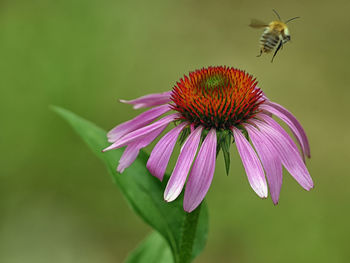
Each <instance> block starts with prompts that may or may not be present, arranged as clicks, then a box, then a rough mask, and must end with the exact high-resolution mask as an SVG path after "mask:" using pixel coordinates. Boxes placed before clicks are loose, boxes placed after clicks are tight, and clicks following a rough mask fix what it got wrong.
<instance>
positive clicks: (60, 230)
mask: <svg viewBox="0 0 350 263" xmlns="http://www.w3.org/2000/svg"><path fill="white" fill-rule="evenodd" d="M272 8H275V9H277V10H278V11H279V13H280V15H281V16H282V18H284V19H288V18H290V17H294V16H301V17H302V19H300V20H296V21H294V22H293V23H290V31H291V35H292V42H290V43H288V44H286V45H285V47H284V49H283V50H282V51H281V52H280V53H279V54H278V55H277V57H276V59H275V61H274V63H272V64H271V63H270V58H271V56H268V55H264V56H262V57H260V58H257V57H256V55H257V54H258V39H259V37H260V34H261V31H259V30H254V29H251V28H249V27H248V26H247V25H248V24H249V21H250V19H251V18H258V19H262V20H265V21H270V20H272V19H274V18H275V17H274V14H273V13H272V11H271V9H272ZM349 10H350V2H349V1H347V0H333V1H316V0H313V1H305V0H296V1H258V0H256V1H243V0H240V1H229V0H219V1H199V0H179V1H121V0H119V1H118V0H117V1H116V0H114V1H112V0H99V1H95V0H32V1H29V0H2V1H1V2H0V74H1V75H0V83H1V95H0V116H1V129H0V134H1V136H0V142H1V157H0V262H4V263H22V262H36V263H41V262H53V263H56V262H57V263H58V262H65V263H70V262H74V263H79V262H84V263H90V262H104V263H111V262H114V263H115V262H122V261H123V259H124V258H125V257H126V255H127V253H128V252H129V251H130V250H132V249H133V248H134V247H136V245H137V244H138V243H139V242H140V241H141V240H142V239H143V237H145V236H146V235H147V233H149V232H150V228H149V227H148V226H146V225H145V224H144V223H143V222H142V221H141V220H140V219H139V218H138V217H137V216H136V215H135V214H134V213H133V212H132V211H131V210H130V209H129V207H128V205H127V204H126V202H125V200H124V199H123V197H122V196H121V194H120V192H119V190H118V188H117V187H116V186H115V185H114V184H113V183H112V180H111V177H110V176H109V175H108V174H107V171H106V169H105V167H104V166H103V164H102V163H101V162H100V161H99V160H98V159H96V158H95V156H93V154H92V153H91V152H90V151H89V150H88V148H87V147H86V146H85V145H84V144H83V143H82V141H81V140H80V139H79V138H78V137H77V136H76V135H75V134H74V132H73V131H72V130H71V128H70V127H69V126H68V125H67V124H66V123H65V122H64V121H62V120H61V119H60V118H59V117H58V116H56V115H55V114H54V113H53V112H52V111H50V110H49V105H51V104H55V105H59V106H62V107H65V108H67V109H70V110H72V111H74V112H76V113H77V114H79V115H81V116H83V117H85V118H87V119H89V120H91V121H93V122H96V123H97V124H98V125H100V126H101V127H103V128H105V129H110V128H112V127H113V126H114V125H116V124H118V123H120V122H123V121H126V120H128V119H129V118H132V117H134V116H136V114H137V112H135V111H133V110H132V109H131V107H130V106H128V105H122V104H120V103H119V102H118V100H117V99H119V98H124V99H131V98H135V97H137V96H141V95H143V94H146V93H152V92H162V91H166V90H169V89H170V88H172V86H173V85H174V83H175V82H176V81H177V80H178V79H179V78H180V77H181V76H183V74H185V73H188V72H189V71H191V70H194V69H197V68H200V67H203V66H209V65H230V66H235V67H239V68H241V69H244V70H247V71H248V72H250V73H251V74H253V75H254V76H256V77H257V79H258V80H259V83H260V87H261V88H262V89H263V90H264V91H265V93H266V94H267V95H268V96H269V97H270V98H271V99H272V100H274V101H276V102H278V103H280V104H282V105H284V106H285V107H287V108H288V109H289V110H291V111H292V112H293V113H294V114H295V115H296V116H297V118H298V119H299V120H300V121H301V123H302V124H303V126H304V128H305V130H306V132H307V134H308V136H309V139H310V144H311V151H312V159H311V160H309V161H307V165H308V168H309V170H310V172H311V175H312V177H313V179H314V181H315V189H313V190H312V191H311V192H306V191H304V190H302V188H301V187H300V186H298V185H297V183H296V182H295V181H294V180H293V179H292V178H291V177H290V176H289V175H288V174H287V173H286V172H285V177H284V184H283V187H282V192H281V199H280V204H279V205H278V206H276V207H275V206H274V205H273V204H272V201H271V199H268V200H260V199H259V198H258V197H257V196H256V195H255V194H254V192H253V190H251V189H250V187H249V185H248V182H247V179H246V176H245V173H244V170H243V167H242V164H241V161H240V159H239V156H238V154H237V152H236V150H235V147H232V162H231V172H230V174H229V176H226V174H225V172H224V163H223V160H222V156H220V157H219V159H218V160H219V161H218V164H217V169H216V172H215V176H214V180H213V184H212V186H211V189H210V191H209V194H208V196H207V201H208V205H209V212H210V233H209V238H208V243H207V247H206V249H205V251H204V252H203V253H202V254H201V255H200V256H199V257H198V258H197V259H196V262H198V263H199V262H203V263H206V262H208V263H209V262H243V263H248V262H269V263H277V262H278V263H279V262H293V263H294V262H348V260H349V258H350V250H349V236H350V228H349V222H350V209H349V208H350V207H349V204H350V203H349V202H350V192H349V184H350V174H349V168H348V165H349V161H350V160H349V150H348V149H349V146H350V137H349V128H350V126H349V121H348V120H349V115H348V114H349V110H348V100H349V99H350V96H349V95H350V89H349V83H350V72H349V58H350V49H349V41H350V35H349V28H350V20H349V17H348V13H349ZM146 150H147V151H148V152H149V150H150V149H149V148H147V149H146ZM116 165H117V160H116Z"/></svg>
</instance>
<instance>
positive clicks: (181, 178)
mask: <svg viewBox="0 0 350 263" xmlns="http://www.w3.org/2000/svg"><path fill="white" fill-rule="evenodd" d="M202 130H203V127H202V126H198V127H197V129H195V130H194V131H193V132H192V133H191V134H190V135H189V136H188V137H187V139H186V141H185V143H184V145H183V147H182V150H181V152H180V155H179V158H178V159H177V162H176V165H175V168H174V170H173V173H172V174H171V176H170V179H169V181H168V184H167V186H166V188H165V192H164V199H165V201H167V202H171V201H173V200H175V199H176V198H177V197H178V196H179V194H180V193H181V191H182V188H183V186H184V184H185V182H186V178H187V175H188V172H189V171H190V168H191V165H192V162H193V159H194V157H195V155H196V152H197V148H198V145H199V141H200V138H201V133H202Z"/></svg>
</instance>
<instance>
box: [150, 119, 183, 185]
mask: <svg viewBox="0 0 350 263" xmlns="http://www.w3.org/2000/svg"><path fill="white" fill-rule="evenodd" d="M187 125H188V123H187V122H183V123H181V124H179V125H178V126H176V127H175V128H174V129H172V130H171V131H170V132H168V133H167V134H165V135H164V136H163V138H161V139H160V140H159V142H158V143H157V144H156V146H155V147H154V148H153V150H152V153H151V155H150V157H149V159H148V161H147V168H148V170H149V171H150V173H151V174H152V175H153V176H155V177H157V178H158V179H159V180H161V181H162V180H163V176H164V173H165V170H166V167H167V166H168V162H169V159H170V156H171V154H172V152H173V150H174V146H175V143H176V141H177V137H178V136H179V134H180V132H181V131H182V130H183V128H185V127H186V126H187Z"/></svg>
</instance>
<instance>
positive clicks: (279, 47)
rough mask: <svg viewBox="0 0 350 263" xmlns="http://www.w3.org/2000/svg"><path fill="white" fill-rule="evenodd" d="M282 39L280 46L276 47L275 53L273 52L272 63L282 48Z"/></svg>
mask: <svg viewBox="0 0 350 263" xmlns="http://www.w3.org/2000/svg"><path fill="white" fill-rule="evenodd" d="M282 47H283V46H282V41H280V43H279V44H278V47H277V48H276V51H275V53H273V56H272V59H271V63H272V62H273V59H274V58H275V56H276V55H277V52H278V51H279V50H280V49H281V48H282Z"/></svg>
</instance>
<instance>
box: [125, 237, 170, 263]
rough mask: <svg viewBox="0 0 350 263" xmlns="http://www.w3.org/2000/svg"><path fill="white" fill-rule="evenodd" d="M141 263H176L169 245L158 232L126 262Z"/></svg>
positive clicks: (142, 244) (143, 243) (147, 239)
mask: <svg viewBox="0 0 350 263" xmlns="http://www.w3.org/2000/svg"><path fill="white" fill-rule="evenodd" d="M140 262H145V263H146V262H152V263H164V262H166V263H173V262H174V260H173V256H172V254H171V250H170V248H169V246H168V243H167V242H166V241H165V239H164V238H163V237H162V236H161V235H160V234H159V233H158V232H156V231H154V232H153V233H152V234H150V235H149V236H148V237H147V238H146V239H145V240H144V241H143V242H142V243H141V244H140V245H139V246H138V247H137V248H136V249H135V250H134V251H132V252H131V253H130V254H129V256H128V258H127V259H126V260H125V263H140Z"/></svg>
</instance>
